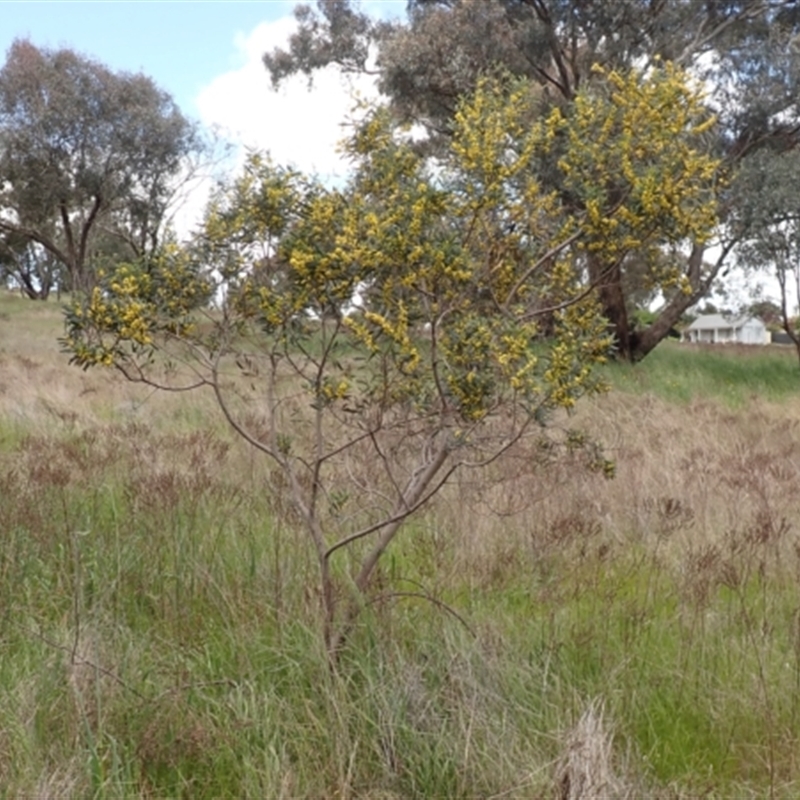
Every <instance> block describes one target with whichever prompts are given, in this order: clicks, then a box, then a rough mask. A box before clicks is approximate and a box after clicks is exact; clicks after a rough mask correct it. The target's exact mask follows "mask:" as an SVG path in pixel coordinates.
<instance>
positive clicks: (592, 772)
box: [557, 698, 627, 800]
mask: <svg viewBox="0 0 800 800" xmlns="http://www.w3.org/2000/svg"><path fill="white" fill-rule="evenodd" d="M557 779H558V787H559V794H558V796H559V800H614V798H622V797H625V796H627V793H626V792H625V790H624V786H623V784H622V782H621V781H620V780H619V779H618V778H617V777H616V775H615V774H614V769H613V735H612V733H611V731H610V730H609V727H608V724H607V723H606V720H605V708H604V704H603V701H602V699H600V698H595V699H594V700H592V702H591V703H589V705H588V707H587V708H586V710H585V711H584V712H583V714H581V717H580V719H579V720H578V722H577V724H576V725H575V727H574V728H573V729H572V730H571V731H570V732H569V733H568V734H567V737H566V741H565V752H564V755H563V756H562V758H561V760H560V762H559V764H558V770H557Z"/></svg>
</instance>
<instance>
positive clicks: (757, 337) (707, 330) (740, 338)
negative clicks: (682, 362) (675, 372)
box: [683, 314, 770, 344]
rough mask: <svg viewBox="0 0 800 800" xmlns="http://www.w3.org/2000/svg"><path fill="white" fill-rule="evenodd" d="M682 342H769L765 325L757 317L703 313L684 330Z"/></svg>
mask: <svg viewBox="0 0 800 800" xmlns="http://www.w3.org/2000/svg"><path fill="white" fill-rule="evenodd" d="M683 341H684V342H695V343H710V344H718V343H735V344H769V342H770V334H769V331H768V330H767V326H766V325H765V324H764V323H763V322H762V321H761V320H760V319H758V317H748V316H741V317H728V316H725V315H723V314H703V315H702V316H700V317H698V318H697V319H696V320H695V321H694V322H693V323H692V324H691V325H690V326H689V327H688V328H687V329H686V330H685V331H684V332H683Z"/></svg>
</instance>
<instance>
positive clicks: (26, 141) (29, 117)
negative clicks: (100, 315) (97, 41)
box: [0, 40, 203, 291]
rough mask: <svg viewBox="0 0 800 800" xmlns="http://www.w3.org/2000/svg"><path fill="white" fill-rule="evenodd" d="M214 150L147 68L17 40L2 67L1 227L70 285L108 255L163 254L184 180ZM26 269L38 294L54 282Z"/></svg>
mask: <svg viewBox="0 0 800 800" xmlns="http://www.w3.org/2000/svg"><path fill="white" fill-rule="evenodd" d="M202 150H203V145H202V143H201V141H200V139H199V136H198V134H197V131H196V130H195V127H194V126H193V125H192V124H191V123H190V122H189V121H188V120H187V119H186V118H185V117H184V116H183V115H182V114H181V113H180V111H179V110H178V108H177V107H176V106H175V103H174V102H173V100H172V98H171V97H170V96H169V95H168V94H166V93H165V92H163V91H162V90H160V89H159V88H158V87H156V86H155V85H154V84H153V82H152V81H151V80H150V79H149V78H147V77H145V76H144V75H130V74H125V73H113V72H111V71H110V70H109V69H107V68H106V67H105V66H103V65H102V64H99V63H97V62H95V61H92V60H90V59H88V58H85V57H84V56H81V55H79V54H78V53H75V52H74V51H72V50H68V49H60V50H48V49H40V48H37V47H35V46H34V45H33V44H32V43H31V42H29V41H26V40H16V41H15V42H14V43H13V44H12V45H11V47H10V49H9V51H8V54H7V58H6V62H5V64H4V65H3V67H2V70H0V172H2V175H3V185H2V187H0V210H1V211H2V214H0V235H2V237H3V238H4V240H5V242H6V244H9V245H11V244H12V240H13V239H15V238H16V239H21V240H22V243H23V245H24V244H26V243H27V244H29V245H31V246H33V247H34V248H35V249H38V250H39V251H43V252H39V253H37V257H38V258H39V260H40V261H41V260H43V259H47V258H49V259H51V260H55V261H56V262H57V263H58V264H60V265H61V267H62V269H63V270H64V271H65V273H66V280H65V281H64V284H65V286H66V288H76V289H77V288H80V289H82V290H86V289H88V288H90V286H91V284H92V281H91V278H92V270H93V269H94V267H95V265H94V264H93V263H92V261H93V259H94V258H95V257H96V255H97V253H98V252H109V253H115V254H116V253H118V252H119V251H121V252H122V253H123V254H124V255H125V257H126V258H131V257H138V256H141V255H145V254H146V253H148V252H150V251H151V250H153V248H154V246H155V245H156V244H157V243H158V242H159V241H160V238H161V235H162V234H163V227H164V222H165V217H166V212H167V207H168V205H169V201H170V200H171V198H172V197H173V194H174V192H175V189H176V185H177V181H178V177H179V175H180V173H181V171H182V170H185V169H186V167H187V164H188V160H189V159H190V158H191V157H192V156H196V155H197V154H198V153H200V152H202ZM15 272H16V276H17V277H18V279H20V281H21V282H22V283H23V285H27V281H26V278H29V279H31V288H32V289H34V290H37V291H39V290H42V291H43V290H45V287H46V286H47V283H48V280H51V279H50V278H49V277H48V275H49V273H48V272H47V271H45V272H44V273H42V274H39V275H37V272H41V270H39V269H38V268H37V269H34V270H32V269H30V268H29V267H26V266H25V265H22V267H21V268H18V269H17V270H16V271H15ZM42 279H44V283H43V282H42Z"/></svg>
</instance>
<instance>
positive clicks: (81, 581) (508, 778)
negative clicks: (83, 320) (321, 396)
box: [0, 293, 800, 800]
mask: <svg viewBox="0 0 800 800" xmlns="http://www.w3.org/2000/svg"><path fill="white" fill-rule="evenodd" d="M4 313H7V316H5V317H4V316H2V315H3V314H4ZM3 326H5V327H3ZM57 328H58V310H57V306H56V305H55V304H41V305H38V304H32V303H27V302H22V301H19V300H18V299H16V298H14V299H9V298H8V297H4V296H3V295H2V293H0V331H6V332H8V331H12V330H13V336H14V342H13V343H12V344H8V343H9V341H11V340H10V338H6V339H4V340H3V341H4V342H5V343H6V344H5V345H3V346H4V347H5V352H4V353H3V354H2V357H3V358H4V359H6V361H5V366H6V368H7V369H9V370H16V369H19V370H20V373H19V374H20V375H21V376H22V377H23V378H24V380H26V381H29V383H27V384H26V386H27V387H28V390H29V391H32V392H34V393H35V394H36V393H42V394H44V395H45V396H47V397H49V395H48V394H47V393H48V392H50V393H52V392H53V389H52V384H53V382H54V379H55V377H58V379H59V380H60V379H61V378H60V376H61V375H62V373H61V372H59V370H60V369H61V367H60V366H59V365H60V364H61V362H60V361H59V360H58V359H59V358H60V357H59V356H58V355H57V354H56V353H55V352H54V351H55V348H54V347H53V345H52V338H48V337H52V335H53V331H54V330H57ZM31 342H33V349H34V350H35V351H36V356H35V358H36V359H37V360H38V362H40V363H39V365H38V366H25V365H24V364H22V365H21V366H18V365H19V364H21V362H20V358H33V356H31V355H30V353H28V352H26V351H24V350H22V349H20V348H21V347H22V344H21V343H31ZM48 342H49V343H50V344H49V345H48ZM48 346H49V348H50V350H49V351H48V349H47V348H48ZM48 359H49V360H48ZM607 375H608V376H609V379H610V381H611V382H612V383H613V384H614V386H615V388H616V392H617V393H618V394H619V395H620V396H621V399H620V401H619V404H618V405H617V406H615V405H614V403H615V394H613V393H612V395H610V396H609V397H608V398H602V400H601V402H602V403H607V404H608V405H598V406H597V409H599V411H597V409H595V411H596V413H597V414H598V416H597V417H596V419H595V418H592V417H591V416H589V417H587V419H588V422H591V421H592V419H595V422H596V424H598V425H601V426H602V425H605V424H607V425H609V430H611V429H614V430H616V428H615V427H614V426H618V427H619V426H622V425H623V423H624V425H625V428H624V430H623V431H622V432H621V433H619V436H620V437H621V438H622V437H623V434H624V435H625V437H627V438H625V439H624V441H622V440H621V441H620V442H615V443H614V444H615V446H617V447H618V452H619V454H620V456H619V471H620V476H619V477H618V478H617V480H616V481H612V482H605V481H603V479H602V477H600V476H596V475H594V474H589V473H583V472H580V471H578V470H577V469H576V468H575V467H574V465H572V466H569V465H567V466H564V467H563V468H562V467H558V466H552V465H550V466H548V468H547V470H545V471H542V472H533V473H531V472H526V471H524V470H522V471H521V472H520V475H514V474H513V472H514V470H515V469H516V466H512V467H510V470H511V472H512V475H511V477H512V478H513V480H514V481H516V482H517V483H513V482H509V486H510V487H511V488H513V487H514V486H517V487H518V490H519V497H522V498H523V499H525V498H528V497H529V496H534V497H535V498H536V499H535V500H533V501H531V503H532V505H531V507H530V511H529V513H528V514H527V515H526V514H525V513H522V512H520V513H519V514H516V515H506V516H503V515H502V514H500V515H493V514H491V513H489V511H487V510H486V507H485V506H483V505H481V503H480V502H479V500H480V498H477V499H476V497H473V496H472V495H473V494H475V490H474V488H471V487H470V484H465V485H464V487H458V486H454V487H452V490H448V492H447V493H445V496H444V497H443V498H442V501H441V503H436V504H432V506H431V507H430V508H429V509H428V510H427V511H426V514H425V515H424V516H422V517H420V518H418V519H416V520H415V521H413V522H412V523H410V525H409V527H408V529H407V530H406V531H404V532H403V533H401V535H400V536H399V537H398V539H397V541H396V543H395V545H394V546H393V547H392V549H391V550H390V552H389V553H388V555H387V558H386V560H385V561H384V563H383V564H382V567H381V569H380V574H379V575H378V577H377V579H376V582H377V585H376V588H375V593H374V595H373V602H371V603H370V604H369V605H368V606H367V607H366V608H365V609H364V611H363V612H362V615H361V617H360V618H359V621H358V622H359V624H358V627H357V629H356V631H355V632H354V635H353V638H352V640H351V641H350V644H349V647H348V649H347V651H346V652H345V653H344V654H343V657H342V660H341V663H340V665H339V667H338V670H337V671H336V672H333V671H332V670H331V669H330V666H329V663H328V661H327V658H326V654H325V653H324V648H323V645H322V641H321V622H320V617H319V605H320V602H319V596H318V593H317V588H316V587H317V584H316V575H315V572H314V565H313V559H312V557H311V555H310V553H309V550H308V548H307V546H306V542H305V541H304V539H303V538H302V536H301V535H300V534H298V532H297V526H296V525H295V523H294V522H293V520H292V518H291V515H287V514H280V513H278V509H280V508H281V503H280V500H281V498H280V497H276V495H275V490H274V489H273V486H272V484H271V482H270V475H269V469H268V468H267V467H266V466H265V465H263V464H261V462H260V461H259V460H258V459H255V458H253V455H252V454H251V453H250V452H248V451H247V450H246V449H245V448H244V446H243V445H242V444H241V443H239V442H237V441H236V440H235V439H232V438H231V437H230V435H229V434H228V433H227V432H226V431H225V430H224V429H223V428H222V427H221V426H220V425H218V424H217V423H215V422H213V420H214V419H215V418H214V417H213V416H212V414H211V411H210V409H209V408H208V407H207V406H206V405H203V402H204V401H202V399H199V398H198V397H197V396H194V397H193V398H185V399H184V398H182V399H181V400H180V403H178V404H176V405H175V406H172V405H169V404H165V405H163V406H154V408H153V410H152V411H149V412H148V411H147V409H148V408H149V406H145V411H143V412H137V413H136V414H133V415H132V414H130V413H128V412H126V413H125V414H121V413H120V412H118V411H116V410H115V409H116V406H117V405H118V403H119V399H120V398H119V397H118V396H117V395H115V394H113V392H114V391H115V388H114V384H112V383H111V382H109V383H104V382H102V381H100V380H99V379H97V378H96V377H95V376H94V374H90V376H89V378H86V377H85V376H83V375H82V374H81V373H79V372H78V371H69V370H68V371H66V372H64V373H63V380H64V381H65V384H64V385H65V386H67V387H72V388H70V390H69V391H70V392H72V394H67V390H66V389H64V390H63V391H64V396H65V397H66V398H67V399H65V400H63V404H64V406H65V407H67V408H69V409H70V410H73V411H74V412H75V414H76V415H77V416H76V417H75V418H73V417H70V416H69V415H66V414H63V415H62V416H58V415H56V416H53V415H52V414H50V413H49V412H37V413H41V414H43V415H44V416H41V417H36V416H32V417H30V418H20V417H15V416H13V415H12V414H11V412H10V411H9V412H8V413H7V414H5V415H4V414H0V504H2V505H1V507H2V514H0V797H8V798H16V797H24V796H41V797H52V798H72V797H87V798H89V797H91V798H118V797H141V798H145V797H186V798H219V797H236V798H238V797H253V798H261V797H270V798H272V797H275V798H280V797H285V798H297V797H308V798H317V797H326V798H327V797H352V798H356V797H363V798H383V800H389V799H390V798H393V799H397V798H427V797H447V798H451V797H452V798H475V797H491V796H503V797H509V798H514V797H516V798H545V797H547V798H550V797H553V796H554V793H555V784H556V783H557V779H558V775H557V772H558V770H557V765H558V763H559V759H560V758H562V757H563V756H564V753H565V749H566V744H565V740H566V735H567V733H568V732H569V730H570V729H571V727H572V726H573V725H574V724H575V723H576V721H577V720H578V718H579V717H580V715H581V714H582V713H583V711H584V710H585V709H586V708H587V707H588V706H589V704H590V703H591V701H592V700H593V699H594V698H601V699H602V700H603V702H604V705H605V709H606V713H607V716H608V720H609V724H610V725H611V726H612V728H613V733H614V740H613V741H614V752H615V754H616V762H615V768H616V770H617V772H618V774H619V775H620V776H622V779H623V781H624V783H625V785H626V786H627V787H628V791H629V796H633V797H655V798H659V797H661V798H667V797H669V798H690V797H697V796H708V797H719V798H743V797H752V798H756V797H765V796H770V795H772V796H774V797H782V798H791V797H796V796H797V795H798V793H800V788H799V787H800V762H798V759H797V756H796V753H797V752H798V740H799V739H800V633H799V631H800V626H799V624H798V608H800V588H798V587H800V583H798V581H797V575H798V574H800V555H799V554H800V538H799V537H798V532H797V531H796V530H795V527H796V524H795V520H796V519H797V518H798V515H799V514H800V508H798V505H797V501H796V496H797V493H796V463H797V449H796V448H795V449H793V441H794V439H795V438H796V435H795V434H796V427H793V425H794V422H793V420H795V418H796V417H797V416H798V404H797V403H796V402H794V401H793V398H794V397H795V393H796V391H797V388H798V387H797V383H798V378H799V377H800V370H799V369H798V367H797V365H796V362H795V359H794V357H793V354H792V353H791V352H787V353H784V352H776V351H772V350H767V349H760V348H759V349H757V350H756V349H754V350H753V351H752V352H750V351H748V352H747V353H742V352H738V351H732V350H727V349H720V350H714V351H711V350H698V349H695V348H685V347H680V346H677V345H672V344H666V345H664V346H663V347H661V348H659V349H658V350H657V351H656V352H655V353H654V354H652V355H651V356H650V357H649V358H648V359H646V360H645V362H643V363H642V364H640V365H637V366H636V367H627V366H624V365H609V366H608V368H607ZM0 380H2V379H0ZM86 380H92V381H97V382H96V383H85V382H84V381H86ZM70 381H74V385H73V384H72V383H69V382H70ZM15 386H16V383H15V384H14V385H11V383H9V385H8V387H7V389H6V391H5V393H4V394H3V395H2V396H0V399H2V398H5V400H4V402H7V398H8V397H9V396H13V393H14V392H15V391H16V389H15ZM642 395H655V396H656V397H658V398H661V400H659V401H658V402H655V401H652V400H651V398H647V403H646V408H647V413H646V414H641V413H640V414H637V413H634V412H638V411H641V408H642V406H640V405H638V402H639V400H641V397H642ZM753 396H755V397H757V398H758V399H762V398H763V399H767V400H771V401H775V402H776V403H777V402H780V403H781V404H782V405H781V406H780V420H782V421H783V422H784V423H785V426H784V428H782V429H781V430H778V431H777V432H776V423H775V418H773V417H770V416H768V415H766V412H765V411H764V410H763V409H762V410H761V411H759V415H760V416H759V415H753V414H751V413H750V410H751V409H750V405H749V404H750V403H751V400H752V398H753ZM34 399H35V398H33V397H32V398H31V402H33V400H34ZM57 399H58V397H56V398H55V399H53V398H50V401H51V404H55V402H56V400H57ZM696 399H703V400H705V401H706V402H707V404H708V405H709V407H710V408H711V409H712V411H713V412H714V413H709V414H708V415H707V416H706V417H703V424H711V421H712V420H713V417H715V416H719V414H718V413H717V412H718V410H719V408H722V407H727V408H728V411H726V419H725V421H724V428H720V429H719V430H724V431H725V436H729V437H730V441H729V442H726V441H720V440H721V438H722V437H721V436H720V435H719V434H717V433H714V432H712V433H708V434H707V433H705V432H704V431H701V430H700V429H699V427H698V429H697V430H695V431H694V432H693V433H692V428H691V426H692V424H694V423H693V422H692V420H691V418H689V417H687V416H686V415H685V413H684V410H683V408H682V406H683V405H685V404H686V403H688V402H691V401H692V400H696ZM662 402H663V405H659V403H662ZM674 404H678V405H679V406H681V410H680V411H679V412H676V411H675V410H674V408H673V406H674ZM86 407H89V408H91V413H90V412H89V411H86ZM0 408H2V407H0ZM9 408H11V409H12V410H13V408H15V406H9ZM593 408H594V407H593V406H590V411H591V409H593ZM631 409H633V411H632V410H631ZM731 409H734V410H736V413H733V412H732V411H731ZM156 410H158V414H157V413H156ZM590 411H587V414H590ZM145 412H147V413H145ZM162 412H163V413H162ZM673 413H674V417H675V419H677V420H679V422H676V421H675V419H673V417H672V416H670V415H672V414H673ZM658 414H661V415H662V416H663V419H662V418H659V417H658V416H657V415H658ZM604 415H605V416H604ZM784 417H785V419H783V418H784ZM597 420H599V422H597ZM608 420H610V421H611V422H608ZM780 420H779V421H780ZM45 423H46V424H45ZM697 424H698V425H699V423H697ZM665 425H667V426H671V428H670V430H672V433H671V434H670V435H669V437H668V439H667V440H664V439H662V438H660V437H661V431H662V427H660V426H665ZM683 428H688V429H689V435H688V438H689V439H690V440H691V444H690V445H687V446H685V447H684V445H683V444H682V442H681V440H680V436H679V434H680V432H681V430H682V429H683ZM640 429H641V430H643V431H644V433H641V431H640ZM664 429H666V428H664ZM715 430H717V429H715ZM598 433H600V434H601V435H602V434H603V433H607V431H605V430H604V429H602V428H601V430H600V431H598ZM637 437H638V438H637ZM770 437H772V438H770ZM655 440H657V441H658V442H659V446H658V448H653V447H652V446H650V444H649V443H650V442H651V441H655ZM714 447H716V448H717V449H716V450H714V449H713V448H714ZM681 448H683V449H681ZM673 451H674V452H673ZM756 451H757V452H756ZM773 451H774V452H773ZM755 456H757V457H758V459H759V460H758V466H757V468H755V469H754V468H752V466H751V464H750V462H749V461H748V459H750V458H754V457H755ZM517 463H523V462H517ZM505 485H506V484H499V486H500V487H501V488H502V487H503V486H505ZM565 486H567V487H568V489H569V491H564V487H565ZM561 492H563V494H562V493H561ZM511 496H512V498H516V500H519V497H518V496H517V495H516V494H514V492H513V491H512V492H511ZM502 497H503V496H502V495H501V500H500V501H497V500H496V498H493V497H489V498H488V499H489V500H492V501H493V502H494V503H495V505H497V506H499V507H500V510H501V511H503V509H504V506H503V503H502ZM487 505H488V500H487ZM523 505H524V504H523ZM682 537H683V538H682ZM346 563H347V562H346V558H345V557H344V554H342V558H341V559H340V560H339V561H338V562H337V565H336V566H337V569H343V568H344V566H346Z"/></svg>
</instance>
